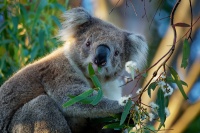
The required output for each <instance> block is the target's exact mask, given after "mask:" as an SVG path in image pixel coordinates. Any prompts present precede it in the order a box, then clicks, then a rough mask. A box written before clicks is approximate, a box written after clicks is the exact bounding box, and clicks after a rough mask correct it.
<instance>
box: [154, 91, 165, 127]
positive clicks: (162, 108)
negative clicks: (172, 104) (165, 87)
mask: <svg viewBox="0 0 200 133" xmlns="http://www.w3.org/2000/svg"><path fill="white" fill-rule="evenodd" d="M156 103H157V104H158V106H159V108H158V116H159V117H160V126H159V129H160V128H161V127H162V126H164V124H165V120H166V114H165V97H164V92H163V91H162V89H160V88H159V89H158V92H157V99H156ZM159 129H158V130H159Z"/></svg>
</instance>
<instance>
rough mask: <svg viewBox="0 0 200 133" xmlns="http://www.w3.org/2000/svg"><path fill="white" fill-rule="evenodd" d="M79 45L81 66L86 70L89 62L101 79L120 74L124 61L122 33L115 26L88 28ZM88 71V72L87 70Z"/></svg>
mask: <svg viewBox="0 0 200 133" xmlns="http://www.w3.org/2000/svg"><path fill="white" fill-rule="evenodd" d="M82 36H83V38H84V39H81V40H83V41H81V40H80V41H78V42H79V43H77V45H80V49H79V53H80V56H79V57H80V61H81V64H82V65H81V67H82V68H83V69H85V71H86V72H87V66H88V64H89V63H90V62H91V63H92V64H93V68H94V69H95V71H97V69H98V67H99V68H100V69H101V71H100V72H99V73H97V75H99V77H100V78H103V79H111V78H112V77H116V76H117V75H120V72H121V71H122V70H123V67H124V66H123V64H124V63H125V52H124V34H123V32H121V31H119V30H118V29H116V28H115V27H112V26H111V25H110V27H108V25H107V26H103V25H99V26H95V25H94V26H93V27H91V28H90V29H88V30H87V31H86V32H85V33H84V34H83V35H82ZM87 73H88V72H87Z"/></svg>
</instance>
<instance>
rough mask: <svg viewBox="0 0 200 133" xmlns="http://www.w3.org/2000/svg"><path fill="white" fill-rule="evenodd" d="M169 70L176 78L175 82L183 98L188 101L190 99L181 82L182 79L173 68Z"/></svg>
mask: <svg viewBox="0 0 200 133" xmlns="http://www.w3.org/2000/svg"><path fill="white" fill-rule="evenodd" d="M169 70H170V73H171V75H172V77H173V78H174V81H175V83H176V85H177V86H178V88H179V90H180V92H181V94H182V96H183V97H184V98H185V99H186V100H187V99H188V97H187V95H186V93H185V91H184V89H183V86H182V82H181V80H180V77H179V76H178V73H177V72H176V71H175V70H174V69H173V68H172V67H169Z"/></svg>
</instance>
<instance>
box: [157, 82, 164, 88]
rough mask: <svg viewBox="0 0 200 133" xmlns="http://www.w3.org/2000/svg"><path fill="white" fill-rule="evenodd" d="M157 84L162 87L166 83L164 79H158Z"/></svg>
mask: <svg viewBox="0 0 200 133" xmlns="http://www.w3.org/2000/svg"><path fill="white" fill-rule="evenodd" d="M157 84H158V86H159V87H161V88H164V86H165V85H166V83H165V82H164V81H159V82H158V83H157Z"/></svg>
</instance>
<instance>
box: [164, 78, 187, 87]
mask: <svg viewBox="0 0 200 133" xmlns="http://www.w3.org/2000/svg"><path fill="white" fill-rule="evenodd" d="M166 82H168V83H176V81H175V80H174V79H173V78H172V77H166ZM181 84H182V85H184V86H187V87H188V85H187V83H186V82H184V81H183V80H181Z"/></svg>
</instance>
